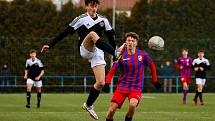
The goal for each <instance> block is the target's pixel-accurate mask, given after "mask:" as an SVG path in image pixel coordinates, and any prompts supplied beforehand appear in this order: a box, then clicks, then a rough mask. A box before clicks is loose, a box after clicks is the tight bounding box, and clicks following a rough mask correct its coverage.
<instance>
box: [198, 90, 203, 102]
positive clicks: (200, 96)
mask: <svg viewBox="0 0 215 121" xmlns="http://www.w3.org/2000/svg"><path fill="white" fill-rule="evenodd" d="M199 99H200V101H201V102H202V101H203V100H202V92H199Z"/></svg>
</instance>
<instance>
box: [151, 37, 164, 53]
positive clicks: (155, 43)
mask: <svg viewBox="0 0 215 121" xmlns="http://www.w3.org/2000/svg"><path fill="white" fill-rule="evenodd" d="M148 46H149V48H150V49H152V50H163V49H164V40H163V38H161V37H159V36H153V37H151V38H150V39H149V41H148Z"/></svg>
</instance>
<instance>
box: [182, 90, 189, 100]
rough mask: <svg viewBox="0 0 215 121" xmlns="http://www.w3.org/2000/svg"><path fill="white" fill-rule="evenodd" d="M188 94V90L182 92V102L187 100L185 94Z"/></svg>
mask: <svg viewBox="0 0 215 121" xmlns="http://www.w3.org/2000/svg"><path fill="white" fill-rule="evenodd" d="M188 92H189V91H188V90H183V94H184V97H183V100H186V99H187V93H188Z"/></svg>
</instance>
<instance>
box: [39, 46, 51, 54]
mask: <svg viewBox="0 0 215 121" xmlns="http://www.w3.org/2000/svg"><path fill="white" fill-rule="evenodd" d="M48 49H49V45H43V47H42V49H41V53H43V52H46V51H48Z"/></svg>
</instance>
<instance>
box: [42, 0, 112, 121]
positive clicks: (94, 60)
mask: <svg viewBox="0 0 215 121" xmlns="http://www.w3.org/2000/svg"><path fill="white" fill-rule="evenodd" d="M85 5H86V11H87V12H86V13H85V14H82V15H80V16H78V17H76V18H75V19H74V20H73V21H72V22H71V23H70V24H69V25H68V27H67V28H66V29H65V30H64V31H63V32H62V33H60V34H59V35H58V36H57V37H55V38H54V39H53V40H52V41H51V42H50V43H49V44H47V45H44V46H43V48H42V50H41V52H43V51H46V50H47V49H50V48H52V47H53V46H54V45H55V44H56V43H57V42H58V41H60V40H62V39H63V38H64V37H66V36H67V35H68V34H74V33H75V32H76V31H77V32H78V35H79V47H80V54H81V56H82V57H83V58H86V59H89V60H90V62H91V68H92V69H93V72H94V75H95V78H96V83H95V84H94V86H93V87H92V88H91V90H90V94H89V96H88V99H87V101H86V103H84V104H83V109H85V110H87V111H88V112H89V113H90V115H91V117H93V118H94V119H98V116H97V114H96V112H95V111H94V109H93V103H94V102H95V100H96V99H97V97H98V96H99V94H100V92H101V90H102V87H103V86H104V84H105V65H106V62H105V60H104V52H103V51H105V52H107V53H109V54H111V55H113V58H114V60H116V57H115V49H116V44H115V32H114V30H113V29H112V27H111V25H110V24H109V21H108V19H107V18H105V17H103V16H101V15H100V14H98V13H97V9H98V5H99V0H85ZM103 33H104V34H105V35H106V36H107V37H108V40H109V44H107V43H105V42H104V41H103Z"/></svg>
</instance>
